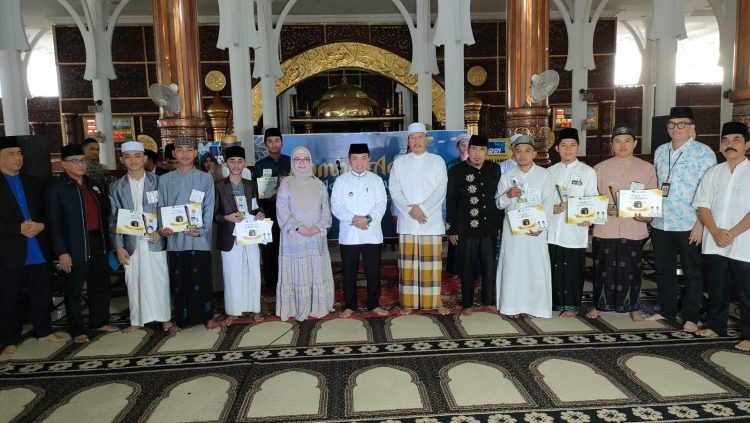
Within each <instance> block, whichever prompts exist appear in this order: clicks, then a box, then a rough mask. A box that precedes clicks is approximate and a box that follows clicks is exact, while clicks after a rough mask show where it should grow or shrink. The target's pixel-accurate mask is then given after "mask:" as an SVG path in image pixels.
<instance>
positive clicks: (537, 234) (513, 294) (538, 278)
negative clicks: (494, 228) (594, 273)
mask: <svg viewBox="0 0 750 423" xmlns="http://www.w3.org/2000/svg"><path fill="white" fill-rule="evenodd" d="M511 148H512V149H513V159H514V160H515V161H516V163H517V164H518V166H517V167H516V168H514V169H511V170H510V171H509V172H508V173H505V174H503V175H502V176H501V177H500V183H499V184H498V186H497V194H496V195H495V203H496V204H497V207H498V208H499V209H501V210H505V222H504V223H503V240H502V247H501V248H500V264H499V266H498V268H497V290H496V292H497V309H498V311H499V312H500V313H501V314H505V315H508V316H511V317H517V316H518V315H520V314H522V313H523V314H528V315H531V316H534V317H552V276H551V271H550V261H549V251H548V250H547V234H546V228H544V227H537V228H538V230H536V231H533V232H527V233H522V234H518V235H512V234H511V225H510V216H509V214H510V212H511V211H514V210H519V209H523V208H528V207H533V206H538V205H543V206H544V211H545V214H546V220H547V222H549V221H550V220H551V215H552V209H553V207H554V203H555V185H554V182H553V180H552V177H551V176H550V174H549V172H548V171H547V170H546V169H544V168H541V167H539V166H537V165H535V164H534V157H535V156H536V151H535V150H534V140H533V139H532V138H531V137H529V136H526V135H523V136H520V137H517V138H516V139H515V140H514V141H513V143H512V144H511Z"/></svg>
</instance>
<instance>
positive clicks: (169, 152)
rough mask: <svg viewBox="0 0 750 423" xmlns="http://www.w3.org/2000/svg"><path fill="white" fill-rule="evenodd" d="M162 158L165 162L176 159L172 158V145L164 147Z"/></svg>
mask: <svg viewBox="0 0 750 423" xmlns="http://www.w3.org/2000/svg"><path fill="white" fill-rule="evenodd" d="M164 158H165V159H167V160H176V159H177V157H175V156H174V144H167V146H166V147H164Z"/></svg>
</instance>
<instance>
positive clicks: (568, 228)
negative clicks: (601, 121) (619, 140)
mask: <svg viewBox="0 0 750 423" xmlns="http://www.w3.org/2000/svg"><path fill="white" fill-rule="evenodd" d="M578 146H579V144H578V130H577V129H575V128H563V129H562V130H561V131H560V132H559V133H558V134H557V145H556V146H555V150H557V152H558V153H560V163H557V164H555V165H553V166H552V167H550V168H549V173H550V176H551V177H552V180H553V181H554V183H555V188H556V189H557V201H556V204H555V206H554V208H553V209H552V212H553V214H552V219H551V220H550V228H549V231H548V232H547V243H548V244H549V256H550V265H551V269H552V309H553V310H556V311H560V312H561V313H560V317H564V318H569V317H575V316H576V315H577V314H578V312H579V311H580V309H581V296H582V294H583V272H584V265H585V261H586V247H587V246H588V244H589V229H588V228H589V226H591V222H584V223H578V224H575V223H568V199H569V198H574V197H590V196H595V195H599V191H598V190H597V188H596V172H594V169H592V168H591V167H590V166H588V165H587V164H585V163H581V162H580V161H578Z"/></svg>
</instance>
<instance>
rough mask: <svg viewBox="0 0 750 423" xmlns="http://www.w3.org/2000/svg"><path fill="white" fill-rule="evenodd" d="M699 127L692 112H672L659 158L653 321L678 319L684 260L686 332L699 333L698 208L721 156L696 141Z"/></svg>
mask: <svg viewBox="0 0 750 423" xmlns="http://www.w3.org/2000/svg"><path fill="white" fill-rule="evenodd" d="M694 130H695V121H694V120H693V109H691V108H690V107H672V109H671V110H670V112H669V121H668V122H667V131H668V132H669V137H670V138H671V142H669V143H666V144H663V145H661V146H659V148H657V149H656V152H655V153H654V166H655V167H656V177H657V182H658V185H659V187H660V188H661V190H662V193H663V204H662V210H663V215H662V217H660V218H658V217H657V218H654V220H653V222H651V226H652V228H653V229H652V231H651V241H652V243H653V246H654V263H655V267H656V284H657V288H658V290H659V306H660V309H659V312H658V313H656V314H653V315H651V316H649V317H647V318H646V319H647V320H670V321H675V320H676V319H677V305H678V304H677V298H678V296H679V289H678V283H677V282H678V281H677V255H678V254H679V255H680V263H681V264H682V269H683V274H684V275H685V289H684V290H683V294H682V320H683V321H684V324H683V326H682V328H683V330H684V331H686V332H695V331H696V330H698V320H699V319H700V307H701V300H702V298H703V273H702V272H703V271H702V268H701V255H700V249H699V248H698V244H700V242H701V238H702V236H703V224H702V223H701V222H700V220H698V215H697V212H696V210H695V207H693V204H692V203H693V197H695V192H696V191H697V189H698V183H699V182H700V180H701V178H702V177H703V174H704V173H706V171H707V170H708V169H709V168H710V167H711V166H713V165H715V164H716V154H714V152H713V151H712V150H711V148H709V147H708V146H707V145H705V144H703V143H700V142H698V141H696V140H694V139H693V137H692V135H691V134H693V133H694Z"/></svg>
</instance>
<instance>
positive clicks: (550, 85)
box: [529, 69, 560, 103]
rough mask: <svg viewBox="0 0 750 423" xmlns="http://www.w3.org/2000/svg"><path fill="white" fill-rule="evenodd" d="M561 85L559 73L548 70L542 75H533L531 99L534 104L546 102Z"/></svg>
mask: <svg viewBox="0 0 750 423" xmlns="http://www.w3.org/2000/svg"><path fill="white" fill-rule="evenodd" d="M559 83H560V75H559V74H558V73H557V71H555V70H552V69H548V70H546V71H544V72H542V73H541V74H533V75H531V93H530V94H529V99H530V100H531V102H532V103H538V102H540V101H544V100H546V99H547V98H548V97H549V96H550V95H551V94H552V93H553V92H554V91H555V88H557V84H559Z"/></svg>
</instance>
